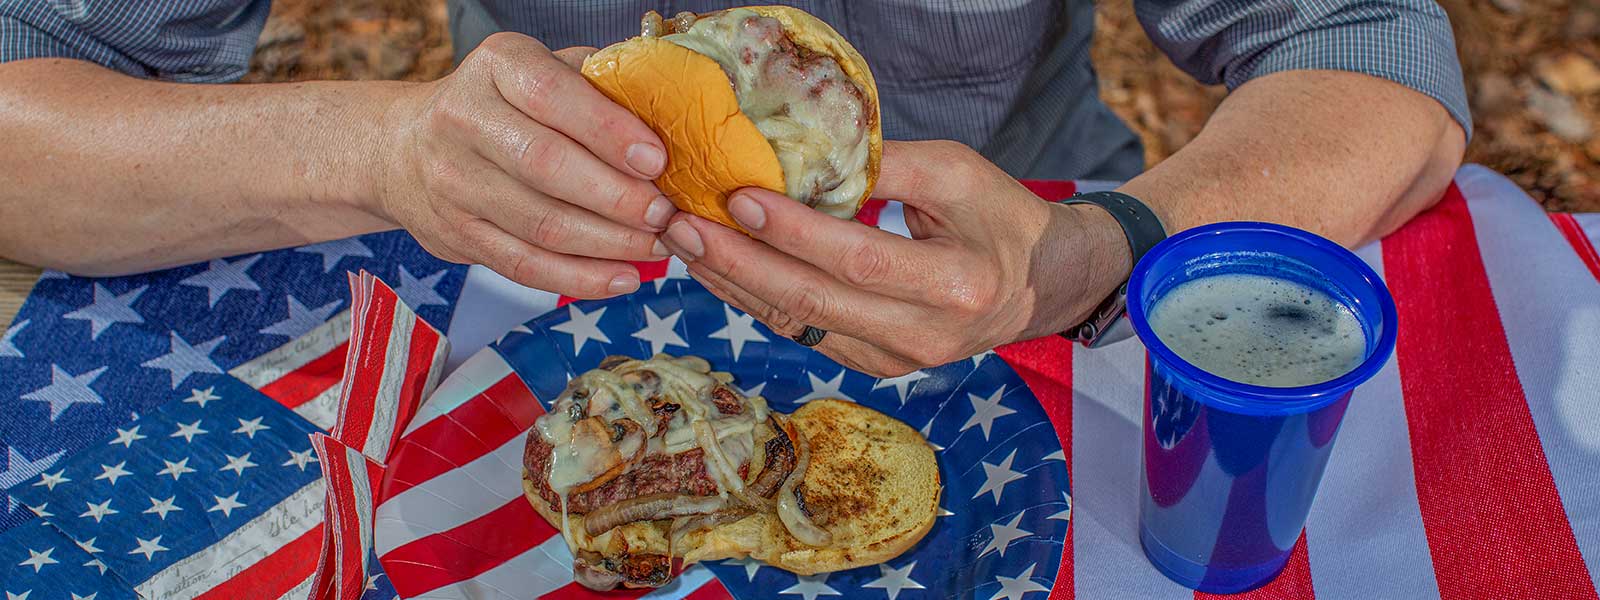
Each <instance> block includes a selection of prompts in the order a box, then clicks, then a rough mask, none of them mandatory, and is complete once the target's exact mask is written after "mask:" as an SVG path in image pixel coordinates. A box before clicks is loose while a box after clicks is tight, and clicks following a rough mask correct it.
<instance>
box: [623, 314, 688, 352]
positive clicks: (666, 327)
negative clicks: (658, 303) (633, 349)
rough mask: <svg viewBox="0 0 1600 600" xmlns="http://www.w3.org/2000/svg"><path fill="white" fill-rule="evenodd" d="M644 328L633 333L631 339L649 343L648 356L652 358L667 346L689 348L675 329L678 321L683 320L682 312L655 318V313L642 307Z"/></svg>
mask: <svg viewBox="0 0 1600 600" xmlns="http://www.w3.org/2000/svg"><path fill="white" fill-rule="evenodd" d="M644 318H645V326H644V329H640V330H638V331H635V332H634V333H633V337H634V338H636V339H641V340H644V341H646V342H650V355H651V356H654V355H657V354H660V353H661V352H662V351H663V350H666V349H667V347H668V346H683V347H685V348H688V347H689V342H686V341H684V340H683V337H682V336H680V335H678V332H677V331H675V329H676V328H677V326H678V319H680V318H683V311H682V310H678V311H677V312H674V313H672V314H669V315H667V316H665V317H661V316H657V315H656V311H653V310H650V307H648V306H646V307H644Z"/></svg>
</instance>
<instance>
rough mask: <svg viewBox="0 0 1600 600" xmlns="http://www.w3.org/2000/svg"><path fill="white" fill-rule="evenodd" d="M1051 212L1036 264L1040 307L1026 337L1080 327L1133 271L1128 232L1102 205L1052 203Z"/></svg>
mask: <svg viewBox="0 0 1600 600" xmlns="http://www.w3.org/2000/svg"><path fill="white" fill-rule="evenodd" d="M1050 212H1051V218H1050V220H1049V223H1050V225H1049V230H1048V231H1047V232H1046V236H1045V238H1044V239H1045V240H1047V242H1046V243H1045V244H1043V246H1044V247H1043V248H1042V251H1041V252H1039V253H1037V254H1035V257H1034V265H1033V273H1034V275H1035V276H1034V281H1036V282H1039V283H1038V285H1039V287H1040V289H1039V297H1040V303H1039V305H1038V306H1039V310H1037V311H1036V314H1035V315H1034V318H1033V319H1032V320H1031V322H1030V323H1029V326H1028V329H1027V331H1026V333H1025V336H1024V337H1023V339H1032V338H1036V337H1041V336H1046V335H1053V334H1057V333H1060V332H1062V331H1066V330H1069V329H1071V328H1073V327H1076V326H1077V325H1078V324H1080V323H1082V322H1084V320H1086V319H1088V318H1089V316H1090V315H1091V313H1093V311H1094V309H1095V307H1096V306H1098V305H1099V304H1100V302H1101V301H1103V300H1105V299H1106V298H1107V297H1108V296H1110V295H1111V294H1112V293H1113V292H1115V291H1116V290H1117V288H1118V287H1120V286H1121V285H1122V284H1123V283H1124V282H1126V281H1127V280H1128V275H1129V274H1130V273H1132V271H1133V257H1132V253H1131V252H1130V251H1129V248H1128V238H1127V236H1126V235H1124V234H1123V232H1122V227H1121V226H1120V225H1118V224H1117V220H1116V219H1115V218H1114V217H1112V216H1111V215H1110V214H1109V213H1107V212H1106V211H1105V210H1104V209H1102V208H1100V207H1097V206H1090V205H1083V204H1076V205H1064V204H1057V203H1051V205H1050Z"/></svg>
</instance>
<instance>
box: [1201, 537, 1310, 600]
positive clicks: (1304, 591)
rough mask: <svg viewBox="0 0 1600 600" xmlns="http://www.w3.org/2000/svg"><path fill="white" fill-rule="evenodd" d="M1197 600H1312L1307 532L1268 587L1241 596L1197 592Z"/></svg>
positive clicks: (1295, 544) (1295, 545)
mask: <svg viewBox="0 0 1600 600" xmlns="http://www.w3.org/2000/svg"><path fill="white" fill-rule="evenodd" d="M1194 597H1195V600H1311V599H1312V598H1315V597H1316V592H1314V591H1313V590H1312V589H1311V560H1310V559H1309V558H1308V556H1307V554H1306V532H1305V530H1303V529H1302V530H1300V539H1299V540H1296V541H1295V543H1294V549H1293V550H1290V551H1289V562H1288V563H1287V564H1285V565H1284V566H1283V572H1282V573H1279V574H1278V577H1277V578H1276V579H1273V580H1272V581H1269V582H1267V584H1266V585H1263V586H1261V587H1258V588H1256V589H1253V590H1250V591H1248V592H1244V593H1241V594H1231V595H1222V594H1207V593H1205V592H1195V593H1194Z"/></svg>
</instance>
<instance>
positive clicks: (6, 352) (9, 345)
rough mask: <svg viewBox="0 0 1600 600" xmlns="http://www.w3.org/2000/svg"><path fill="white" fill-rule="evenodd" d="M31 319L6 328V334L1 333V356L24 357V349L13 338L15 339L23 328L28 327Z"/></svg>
mask: <svg viewBox="0 0 1600 600" xmlns="http://www.w3.org/2000/svg"><path fill="white" fill-rule="evenodd" d="M30 321H31V319H30V320H24V321H21V322H18V323H14V324H12V325H11V326H10V327H7V328H6V333H5V335H0V356H10V357H16V358H21V357H22V350H21V349H19V348H17V345H16V344H15V343H13V342H12V341H11V340H13V339H15V338H16V337H17V334H18V333H22V328H24V327H27V326H28V323H29V322H30Z"/></svg>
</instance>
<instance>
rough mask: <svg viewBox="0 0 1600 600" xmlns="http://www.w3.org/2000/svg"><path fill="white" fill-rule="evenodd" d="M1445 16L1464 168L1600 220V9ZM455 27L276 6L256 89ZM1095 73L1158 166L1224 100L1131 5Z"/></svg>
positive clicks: (407, 46)
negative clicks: (1462, 117)
mask: <svg viewBox="0 0 1600 600" xmlns="http://www.w3.org/2000/svg"><path fill="white" fill-rule="evenodd" d="M1440 3H1441V4H1442V5H1444V7H1445V9H1446V11H1447V12H1449V13H1450V17H1451V22H1452V24H1453V25H1454V27H1455V31H1456V40H1457V46H1458V50H1459V52H1460V56H1461V63H1462V65H1463V67H1464V70H1465V73H1466V83H1467V93H1468V95H1469V96H1470V97H1471V101H1472V110H1473V120H1474V127H1475V129H1476V130H1477V132H1476V136H1475V137H1474V139H1473V140H1472V143H1471V145H1469V146H1468V148H1467V161H1469V162H1477V163H1482V164H1484V165H1487V166H1489V167H1490V168H1493V169H1494V170H1496V171H1499V172H1501V173H1505V174H1506V175H1508V176H1510V177H1511V178H1512V179H1515V180H1516V181H1517V183H1518V184H1520V185H1522V187H1523V188H1524V189H1526V190H1528V192H1529V193H1530V194H1532V195H1533V196H1534V197H1535V198H1536V199H1538V200H1539V201H1541V202H1543V203H1544V205H1545V207H1546V208H1548V209H1550V210H1564V211H1600V0H1571V1H1558V0H1441V2H1440ZM446 18H447V16H446V12H445V3H444V0H341V1H340V2H332V3H329V2H315V1H312V0H275V1H274V3H273V9H272V17H271V19H270V20H269V21H268V23H267V26H266V29H265V31H263V32H262V35H261V40H260V43H259V45H258V48H257V52H256V56H255V58H254V60H253V65H252V67H253V68H252V71H251V74H250V75H249V77H248V78H247V81H288V80H306V79H403V80H412V81H425V80H430V79H434V78H437V77H440V76H442V75H444V74H446V73H448V72H449V71H450V68H451V49H450V40H449V30H448V27H447V23H446ZM1094 62H1095V66H1096V68H1097V70H1098V71H1099V74H1100V93H1101V95H1102V96H1103V97H1104V98H1105V99H1106V101H1107V102H1108V103H1109V104H1110V105H1111V107H1112V109H1113V110H1115V111H1116V112H1117V114H1119V115H1121V116H1122V117H1123V119H1125V120H1126V121H1127V122H1128V123H1129V124H1131V125H1132V126H1133V128H1134V129H1135V130H1136V131H1138V133H1139V135H1140V136H1141V137H1142V138H1143V139H1144V142H1145V152H1146V156H1147V159H1148V162H1149V163H1150V164H1155V163H1156V162H1159V161H1160V160H1162V159H1163V158H1165V157H1167V156H1169V155H1171V154H1172V153H1173V152H1174V151H1176V150H1177V149H1178V148H1181V147H1182V146H1183V145H1184V144H1185V143H1186V142H1188V141H1189V140H1190V139H1192V138H1193V137H1194V136H1195V134H1196V133H1198V132H1199V131H1200V128H1201V126H1202V125H1204V124H1205V120H1206V116H1207V115H1209V114H1210V113H1211V111H1212V109H1213V108H1215V107H1216V105H1217V103H1218V102H1220V101H1221V100H1222V97H1223V90H1222V89H1220V88H1218V87H1206V86H1201V85H1199V84H1196V83H1195V82H1194V81H1193V80H1192V79H1190V78H1189V77H1188V76H1186V75H1184V74H1183V73H1182V72H1180V71H1178V69H1177V68H1176V67H1173V66H1172V64H1171V63H1170V62H1169V61H1167V60H1166V58H1165V57H1163V56H1162V55H1161V54H1160V52H1159V51H1157V50H1156V49H1155V47H1154V46H1152V45H1151V44H1150V41H1149V39H1148V38H1146V37H1145V34H1144V31H1143V30H1142V29H1141V28H1140V27H1139V23H1138V21H1137V20H1135V19H1134V17H1133V8H1132V3H1131V1H1130V0H1107V1H1102V2H1100V3H1099V10H1098V15H1097V19H1096V32H1095V47H1094ZM1151 65H1156V67H1155V68H1151Z"/></svg>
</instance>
